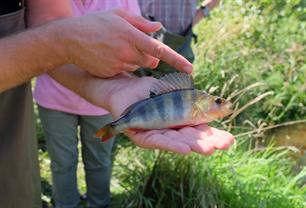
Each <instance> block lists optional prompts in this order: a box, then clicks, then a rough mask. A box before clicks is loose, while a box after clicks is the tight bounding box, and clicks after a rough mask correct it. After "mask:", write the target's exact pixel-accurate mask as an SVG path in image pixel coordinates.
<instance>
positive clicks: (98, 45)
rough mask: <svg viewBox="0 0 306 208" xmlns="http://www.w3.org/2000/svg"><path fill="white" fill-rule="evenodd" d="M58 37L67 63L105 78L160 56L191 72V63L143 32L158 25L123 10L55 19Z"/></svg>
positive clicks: (148, 64)
mask: <svg viewBox="0 0 306 208" xmlns="http://www.w3.org/2000/svg"><path fill="white" fill-rule="evenodd" d="M55 24H56V25H57V26H56V27H55V28H57V29H56V33H55V34H57V40H59V41H60V42H61V45H62V46H64V47H63V50H65V54H67V59H68V62H69V63H74V64H76V65H78V66H79V67H81V68H82V69H85V70H87V71H88V72H89V73H91V74H93V75H96V76H99V77H103V78H107V77H112V76H114V75H117V74H119V73H120V72H122V71H134V70H136V69H137V68H139V66H141V67H149V68H155V67H156V66H157V65H158V62H159V59H160V60H163V61H165V62H167V63H168V64H170V65H172V66H173V67H175V68H177V69H178V70H181V71H185V72H187V73H191V71H192V64H191V63H189V62H188V61H187V60H186V59H185V58H183V57H182V56H181V55H179V54H177V53H176V52H175V51H173V50H172V49H170V48H169V47H168V46H166V45H164V44H163V43H161V42H159V41H157V40H155V39H153V38H151V37H149V36H148V35H146V34H145V33H149V32H154V31H157V30H159V29H160V27H161V24H160V23H157V22H150V21H148V20H146V19H144V18H142V17H140V16H136V15H132V14H130V13H128V12H125V11H123V10H113V11H108V12H100V13H95V14H90V15H87V16H83V17H78V18H70V19H65V20H60V21H57V22H55Z"/></svg>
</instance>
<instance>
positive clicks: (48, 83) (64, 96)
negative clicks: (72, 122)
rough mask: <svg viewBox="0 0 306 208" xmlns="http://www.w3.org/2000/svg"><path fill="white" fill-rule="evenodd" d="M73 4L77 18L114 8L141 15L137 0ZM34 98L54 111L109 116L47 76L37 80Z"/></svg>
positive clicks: (75, 1)
mask: <svg viewBox="0 0 306 208" xmlns="http://www.w3.org/2000/svg"><path fill="white" fill-rule="evenodd" d="M71 3H72V8H73V12H74V15H75V16H82V15H85V14H88V13H91V12H97V11H103V10H109V9H114V8H121V9H124V10H127V11H130V12H132V13H134V14H138V15H140V10H139V7H138V3H137V0H85V3H84V5H83V4H82V1H81V0H71ZM33 96H34V98H35V100H36V102H37V103H38V104H39V105H41V106H43V107H45V108H49V109H53V110H58V111H63V112H67V113H73V114H77V115H92V116H99V115H105V114H108V112H107V111H106V110H104V109H102V108H99V107H97V106H95V105H92V104H90V103H89V102H87V101H86V100H84V99H83V98H81V97H80V96H78V95H77V94H75V93H74V92H72V91H70V90H69V89H67V88H65V87H64V86H62V85H61V84H59V83H58V82H56V81H55V80H54V79H52V78H51V77H50V76H49V75H47V74H44V75H41V76H39V77H38V78H37V81H36V86H35V89H34V93H33Z"/></svg>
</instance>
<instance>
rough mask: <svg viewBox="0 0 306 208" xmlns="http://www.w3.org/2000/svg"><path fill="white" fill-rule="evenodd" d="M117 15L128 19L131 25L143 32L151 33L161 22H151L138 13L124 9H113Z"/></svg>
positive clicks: (156, 29)
mask: <svg viewBox="0 0 306 208" xmlns="http://www.w3.org/2000/svg"><path fill="white" fill-rule="evenodd" d="M114 11H115V13H116V14H117V15H119V16H120V17H122V18H123V19H125V20H126V21H128V22H129V23H130V24H131V25H133V26H134V27H136V28H137V29H138V30H140V31H142V32H144V33H152V32H156V31H158V30H159V29H160V28H161V26H162V24H161V23H160V22H151V21H149V20H147V19H145V18H143V17H141V16H139V15H135V14H131V13H129V12H126V11H124V10H119V9H118V10H114Z"/></svg>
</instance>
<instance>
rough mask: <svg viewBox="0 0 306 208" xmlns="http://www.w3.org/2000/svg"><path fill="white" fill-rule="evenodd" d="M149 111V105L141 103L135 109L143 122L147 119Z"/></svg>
mask: <svg viewBox="0 0 306 208" xmlns="http://www.w3.org/2000/svg"><path fill="white" fill-rule="evenodd" d="M149 111H150V107H149V105H142V106H141V107H140V108H138V109H137V116H138V117H139V118H141V119H142V120H143V121H144V122H145V121H148V119H149V118H148V113H149Z"/></svg>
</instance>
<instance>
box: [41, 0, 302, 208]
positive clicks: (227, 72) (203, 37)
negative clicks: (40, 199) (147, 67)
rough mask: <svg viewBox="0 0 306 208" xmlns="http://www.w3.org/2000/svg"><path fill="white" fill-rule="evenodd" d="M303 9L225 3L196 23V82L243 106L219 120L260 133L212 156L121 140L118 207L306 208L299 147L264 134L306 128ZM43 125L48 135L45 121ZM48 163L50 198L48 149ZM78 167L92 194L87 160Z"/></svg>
mask: <svg viewBox="0 0 306 208" xmlns="http://www.w3.org/2000/svg"><path fill="white" fill-rule="evenodd" d="M305 8H306V1H305V0H279V1H272V0H258V1H251V0H250V1H243V0H240V1H238V0H237V1H234V0H233V1H226V2H225V3H224V4H223V5H222V6H221V7H220V9H218V10H216V11H215V12H213V13H212V17H211V18H210V19H209V20H208V21H207V20H206V21H202V22H201V24H199V25H198V26H197V27H196V28H195V31H196V32H197V34H198V36H199V42H198V44H196V45H194V49H195V53H196V60H195V63H194V66H195V69H196V70H195V73H194V78H195V82H196V86H197V88H200V89H203V90H205V91H208V92H209V93H212V94H215V95H222V96H224V97H230V98H231V100H232V101H233V102H234V103H235V109H236V110H237V111H236V112H237V113H236V114H234V116H232V117H230V118H229V119H226V120H223V121H218V122H214V123H213V124H212V125H213V126H217V127H220V128H223V129H226V130H229V131H230V132H232V133H233V134H235V135H237V134H241V133H243V132H248V131H255V132H253V133H250V134H248V135H247V136H244V137H239V138H237V140H238V142H237V143H236V144H235V145H234V146H233V147H232V148H231V149H230V150H229V151H226V152H224V151H217V152H216V153H215V154H214V155H213V156H210V157H204V156H200V155H197V154H191V155H188V156H180V155H176V154H172V153H166V152H161V151H156V150H142V149H139V148H137V147H135V146H134V145H132V144H131V143H130V142H129V141H127V140H126V139H124V138H121V139H119V140H118V144H117V148H116V151H115V152H114V167H113V178H112V193H113V207H186V208H187V207H188V208H189V207H192V208H193V207H203V208H206V207H221V208H222V207H224V208H227V207H229V208H233V207H239V208H240V207H241V208H244V207H245V208H248V207H256V208H257V207H262V208H275V207H280V208H282V207H284V208H285V207H286V208H287V207H290V208H302V207H306V168H305V166H303V165H302V166H299V164H298V163H297V162H296V160H293V158H294V157H292V155H296V154H300V153H301V150H298V149H295V148H293V147H277V146H273V145H272V144H273V138H271V137H270V136H269V135H268V134H265V131H263V130H262V129H264V128H266V127H273V125H278V124H282V123H284V122H292V121H296V120H303V119H304V124H305V118H306V93H305V92H306V81H305V77H306V64H305V63H306V9H305ZM38 129H39V131H38V132H39V133H38V136H39V138H41V139H42V140H41V141H43V133H42V131H41V128H40V125H39V123H38ZM300 139H301V140H304V141H305V139H306V138H300ZM260 140H265V141H268V142H266V143H268V145H264V146H262V145H260V144H261V143H260V142H259V141H260ZM305 142H306V141H305ZM40 161H41V172H42V174H41V175H42V179H43V180H44V188H43V193H44V199H45V200H47V201H50V186H49V185H50V184H51V181H50V170H49V168H48V166H49V163H50V160H49V158H48V155H47V153H44V152H43V151H41V152H40ZM79 173H80V175H79V181H80V189H81V191H82V192H85V191H86V187H85V184H84V176H83V173H82V167H81V166H80V169H79Z"/></svg>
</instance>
